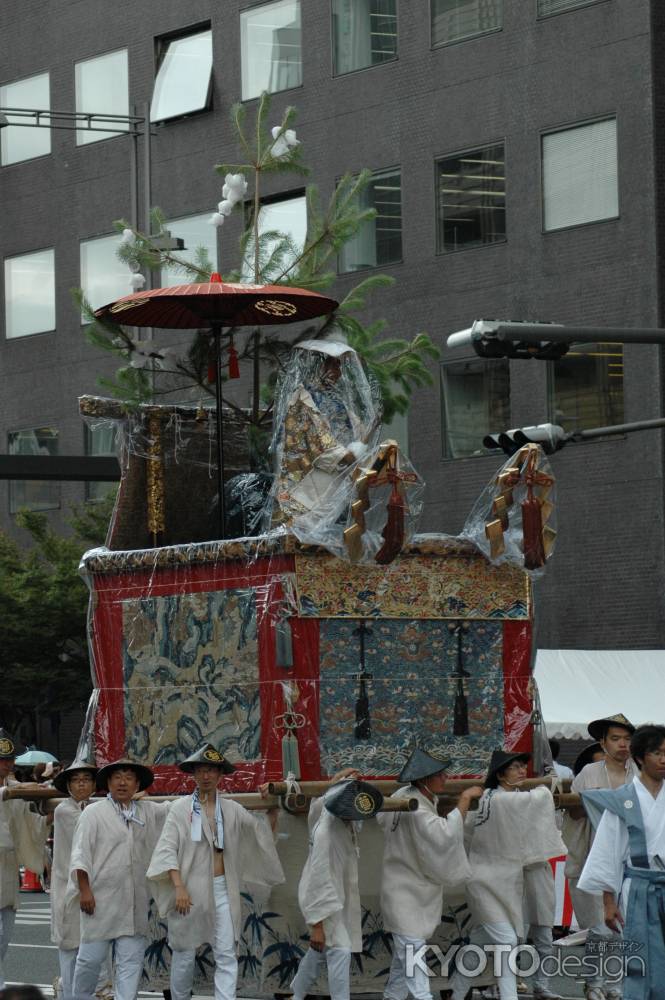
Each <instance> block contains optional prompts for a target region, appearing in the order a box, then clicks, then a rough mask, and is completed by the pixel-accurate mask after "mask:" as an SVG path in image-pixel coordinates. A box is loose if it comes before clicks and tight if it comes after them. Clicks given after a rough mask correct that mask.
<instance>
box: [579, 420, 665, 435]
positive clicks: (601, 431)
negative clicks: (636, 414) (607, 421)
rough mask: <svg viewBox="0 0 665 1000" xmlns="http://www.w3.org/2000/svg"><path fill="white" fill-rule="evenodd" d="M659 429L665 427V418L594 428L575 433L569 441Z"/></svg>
mask: <svg viewBox="0 0 665 1000" xmlns="http://www.w3.org/2000/svg"><path fill="white" fill-rule="evenodd" d="M659 427H665V417H656V418H655V419H654V420H638V421H635V422H634V423H632V424H613V425H612V426H610V427H593V428H591V430H588V431H573V432H572V433H571V434H569V435H568V440H569V441H586V440H588V439H590V438H598V437H608V435H610V434H632V433H633V432H634V431H649V430H657V429H658V428H659Z"/></svg>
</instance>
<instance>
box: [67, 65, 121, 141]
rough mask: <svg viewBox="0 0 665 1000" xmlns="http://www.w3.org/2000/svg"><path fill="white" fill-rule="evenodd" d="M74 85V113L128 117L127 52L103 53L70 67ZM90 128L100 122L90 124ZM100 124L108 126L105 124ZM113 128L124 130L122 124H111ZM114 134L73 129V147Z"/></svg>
mask: <svg viewBox="0 0 665 1000" xmlns="http://www.w3.org/2000/svg"><path fill="white" fill-rule="evenodd" d="M74 78H75V83H76V110H77V112H79V113H82V114H97V115H100V114H101V115H122V116H124V117H127V116H128V115H129V64H128V56H127V49H120V50H119V51H118V52H107V53H106V54H105V55H103V56H97V57H96V58H94V59H86V60H84V61H83V62H78V63H76V65H75V67H74ZM92 124H93V128H99V127H100V123H99V122H97V123H95V122H93V123H92ZM103 124H110V123H109V122H106V123H103ZM112 127H113V128H114V129H122V130H124V131H127V130H128V128H129V126H128V124H127V123H126V122H115V123H114V124H113V126H112ZM114 134H115V133H114V132H92V131H90V130H88V129H77V130H76V144H77V146H84V145H86V144H87V143H89V142H99V141H100V139H108V138H110V137H111V136H113V135H114Z"/></svg>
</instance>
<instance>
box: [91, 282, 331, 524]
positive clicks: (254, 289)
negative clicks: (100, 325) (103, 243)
mask: <svg viewBox="0 0 665 1000" xmlns="http://www.w3.org/2000/svg"><path fill="white" fill-rule="evenodd" d="M338 304H339V303H338V302H336V301H335V299H330V298H328V297H327V296H326V295H319V293H318V292H310V291H308V290H307V289H305V288H291V287H290V286H288V285H249V284H247V285H245V284H235V283H233V282H228V281H222V279H221V277H220V276H219V274H217V273H216V272H215V273H214V274H212V275H211V276H210V281H205V282H200V283H197V284H192V285H173V286H172V287H170V288H150V289H147V290H146V291H144V292H134V293H133V294H132V295H125V296H123V298H121V299H117V300H116V301H115V302H109V303H108V305H105V306H101V307H100V308H99V309H95V313H94V314H95V316H97V317H98V318H99V319H111V320H113V321H114V322H116V323H124V324H126V325H127V326H150V327H158V328H161V329H169V330H183V329H199V328H200V327H206V326H209V327H210V329H211V332H212V335H213V339H214V341H215V357H216V369H217V372H216V374H217V377H216V379H215V393H216V399H217V486H218V491H219V508H218V511H219V529H220V537H221V538H224V535H225V531H224V528H225V523H224V522H225V518H224V448H223V424H222V379H221V359H222V345H221V338H222V327H223V326H226V327H236V326H272V325H275V324H282V323H299V322H301V321H302V320H308V319H315V318H316V317H317V316H325V315H327V314H328V313H331V312H334V310H335V309H336V308H337V306H338Z"/></svg>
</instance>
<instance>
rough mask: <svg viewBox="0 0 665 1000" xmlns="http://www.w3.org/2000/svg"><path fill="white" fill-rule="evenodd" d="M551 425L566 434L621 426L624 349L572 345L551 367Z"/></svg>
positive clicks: (609, 345)
mask: <svg viewBox="0 0 665 1000" xmlns="http://www.w3.org/2000/svg"><path fill="white" fill-rule="evenodd" d="M549 390H550V414H551V419H552V423H555V424H559V425H560V426H561V427H563V429H564V430H565V431H583V430H590V429H591V428H592V427H609V426H610V425H612V424H622V423H623V420H624V416H623V345H622V344H612V343H605V344H574V345H573V346H572V347H571V348H570V350H569V351H568V353H567V354H565V355H564V356H563V357H562V358H561V359H560V360H559V361H553V362H552V363H551V365H550V378H549Z"/></svg>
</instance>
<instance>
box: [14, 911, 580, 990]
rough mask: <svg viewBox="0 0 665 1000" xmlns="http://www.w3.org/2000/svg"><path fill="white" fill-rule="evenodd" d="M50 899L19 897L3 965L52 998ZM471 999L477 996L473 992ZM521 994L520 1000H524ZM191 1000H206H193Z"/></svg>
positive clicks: (54, 954) (572, 985) (560, 986)
mask: <svg viewBox="0 0 665 1000" xmlns="http://www.w3.org/2000/svg"><path fill="white" fill-rule="evenodd" d="M50 914H51V908H50V897H49V896H48V895H47V894H46V893H41V892H39V893H26V892H23V893H21V902H20V905H19V911H18V914H17V917H16V929H15V931H14V935H13V941H12V943H11V944H10V946H9V954H8V955H7V960H6V963H5V971H6V977H7V983H8V984H10V983H11V984H16V983H19V984H27V983H29V984H31V985H34V986H39V988H40V989H41V990H42V992H43V993H44V995H45V996H47V997H52V996H53V980H54V979H55V978H56V976H57V975H58V949H57V948H56V946H55V945H53V944H51V941H50V919H51V917H50ZM552 988H553V989H555V990H560V991H561V995H562V996H563V997H569V998H577V997H581V995H582V989H581V985H580V984H579V983H577V982H575V981H574V980H570V979H569V980H563V979H561V978H560V977H557V979H555V980H553V981H552ZM474 996H475V997H480V996H481V994H480V993H479V992H478V993H476V991H474ZM161 997H162V994H161V993H147V992H141V993H139V998H141V1000H157V998H161ZM528 997H529V995H528V994H522V1000H528ZM193 1000H210V997H200V998H197V997H194V998H193Z"/></svg>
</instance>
